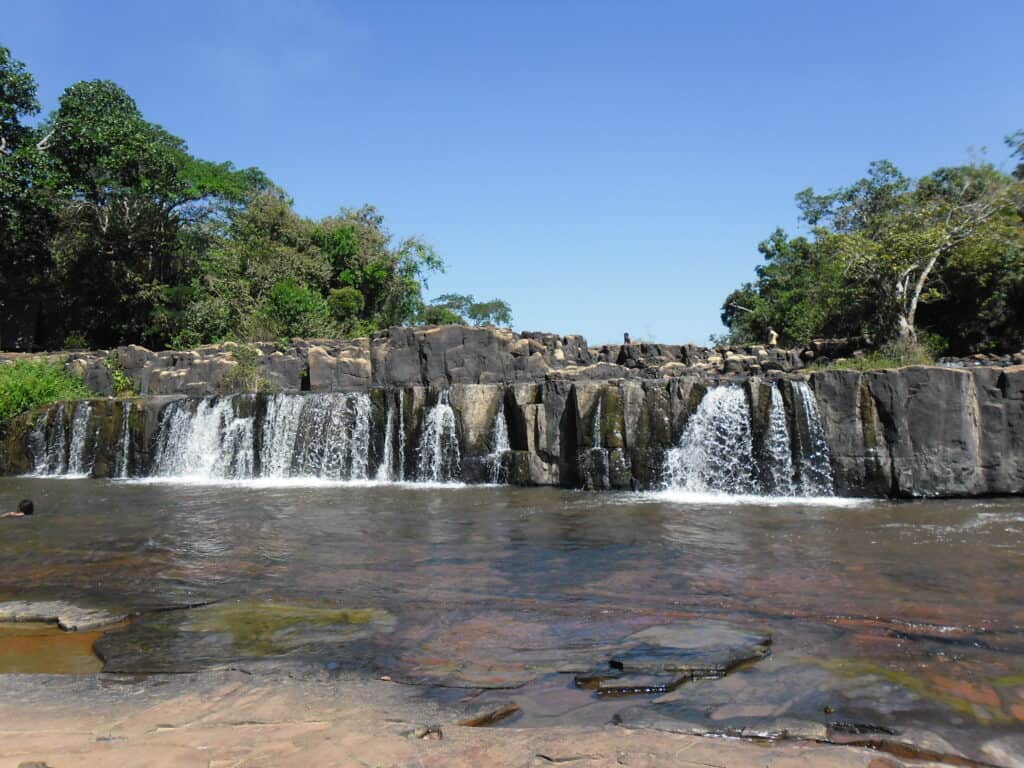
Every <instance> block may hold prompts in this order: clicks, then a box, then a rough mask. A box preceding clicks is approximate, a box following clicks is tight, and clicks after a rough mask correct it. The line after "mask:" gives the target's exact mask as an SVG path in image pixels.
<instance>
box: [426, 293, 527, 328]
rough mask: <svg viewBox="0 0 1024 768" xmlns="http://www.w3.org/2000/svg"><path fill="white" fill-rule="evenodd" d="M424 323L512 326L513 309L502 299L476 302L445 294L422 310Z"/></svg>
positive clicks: (464, 295)
mask: <svg viewBox="0 0 1024 768" xmlns="http://www.w3.org/2000/svg"><path fill="white" fill-rule="evenodd" d="M420 317H421V320H422V322H425V323H428V324H432V325H448V324H455V323H467V322H471V323H473V325H510V324H511V323H512V308H511V307H510V306H509V305H508V302H505V301H502V300H501V299H491V300H490V301H476V300H475V299H474V298H473V297H472V296H470V295H467V294H461V293H445V294H442V295H441V296H438V297H437V298H436V299H434V301H433V302H431V304H430V306H428V307H424V308H423V309H422V310H421V313H420Z"/></svg>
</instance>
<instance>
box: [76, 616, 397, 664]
mask: <svg viewBox="0 0 1024 768" xmlns="http://www.w3.org/2000/svg"><path fill="white" fill-rule="evenodd" d="M393 626H394V617H392V616H391V615H390V614H388V613H387V612H386V611H382V610H379V609H342V608H337V607H335V606H324V605H310V604H299V603H281V602H255V601H232V602H224V603H215V604H213V605H207V606H203V607H200V608H194V609H189V610H179V611H165V612H161V613H157V614H152V615H148V616H143V617H142V618H140V619H139V620H137V621H135V622H133V623H132V624H131V625H129V626H127V627H125V628H124V629H122V630H120V631H115V632H110V633H108V634H107V635H105V636H104V637H103V638H101V639H100V640H99V641H97V642H96V644H95V652H96V654H97V655H98V656H99V657H100V659H102V660H103V663H104V665H103V670H104V672H119V673H128V674H152V673H160V672H191V671H196V670H201V669H206V668H208V667H213V666H216V665H219V664H234V663H239V662H241V663H245V662H247V661H251V660H259V659H270V658H284V657H288V656H290V655H301V656H302V657H303V658H306V659H309V658H314V657H323V658H324V660H325V663H326V662H328V661H329V660H330V658H331V657H332V656H334V655H336V654H337V653H338V649H339V648H340V647H344V646H346V645H347V644H350V643H354V642H356V641H359V640H365V639H366V638H369V637H371V636H373V635H374V634H377V633H381V632H390V631H391V629H392V628H393Z"/></svg>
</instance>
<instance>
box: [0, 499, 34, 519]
mask: <svg viewBox="0 0 1024 768" xmlns="http://www.w3.org/2000/svg"><path fill="white" fill-rule="evenodd" d="M35 511H36V507H35V504H33V503H32V499H22V500H21V501H19V502H18V508H17V509H16V510H14V511H13V512H5V513H4V514H2V515H0V517H25V516H26V515H31V514H32V513H34V512H35Z"/></svg>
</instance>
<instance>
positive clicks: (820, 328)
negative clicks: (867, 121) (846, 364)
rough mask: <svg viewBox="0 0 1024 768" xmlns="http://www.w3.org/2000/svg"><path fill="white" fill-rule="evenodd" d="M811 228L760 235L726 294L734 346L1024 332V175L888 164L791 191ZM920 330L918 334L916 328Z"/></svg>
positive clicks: (991, 337)
mask: <svg viewBox="0 0 1024 768" xmlns="http://www.w3.org/2000/svg"><path fill="white" fill-rule="evenodd" d="M797 205H798V207H799V208H800V211H801V216H802V219H803V221H804V222H805V223H806V224H807V225H809V227H810V230H811V231H810V237H803V236H801V237H796V238H792V239H791V238H789V237H788V236H787V235H786V234H785V233H784V232H783V231H782V230H776V232H775V233H773V235H772V236H771V238H769V239H768V240H766V241H765V242H763V243H761V244H760V246H759V247H758V249H759V250H760V252H761V254H762V256H763V257H764V263H763V264H762V265H760V266H758V268H757V280H756V281H755V282H753V283H746V284H744V285H743V286H741V287H740V288H738V289H737V290H735V291H733V292H732V293H731V294H730V295H729V296H728V297H727V298H726V300H725V303H724V305H723V307H722V322H723V323H724V324H725V325H726V326H727V327H728V328H729V337H728V340H729V341H731V342H734V343H750V342H764V341H766V340H767V337H768V334H769V331H768V329H769V328H774V329H775V330H776V331H778V332H779V334H780V337H781V338H780V341H781V343H783V344H803V343H806V342H808V341H810V340H811V339H812V338H815V337H836V336H859V335H867V336H871V337H873V338H876V339H880V340H882V341H893V340H903V341H906V342H912V341H914V340H915V339H916V338H917V337H918V332H919V331H922V333H923V334H925V335H928V334H930V338H933V339H934V338H941V340H942V341H941V345H940V346H942V347H943V348H944V349H948V350H949V351H951V352H954V353H957V354H963V353H965V352H967V351H971V350H972V349H973V350H979V349H984V350H1003V351H1009V350H1011V349H1016V348H1019V346H1020V344H1021V342H1022V341H1024V338H1022V337H1024V324H1022V320H1024V317H1022V314H1021V313H1024V309H1020V307H1022V306H1024V302H1022V301H1021V297H1022V296H1024V217H1022V212H1024V184H1021V182H1019V181H1017V180H1015V179H1013V178H1011V177H1010V176H1007V175H1006V174H1003V173H1001V172H999V171H998V170H996V169H995V168H994V167H993V166H991V165H989V164H976V165H966V166H959V167H954V168H940V169H939V170H937V171H935V172H933V173H931V174H929V175H927V176H925V177H922V178H921V179H917V180H913V179H909V178H907V177H905V176H904V175H903V174H902V173H900V172H899V170H898V169H897V168H896V167H895V166H893V165H892V164H891V163H887V162H878V163H873V164H872V165H871V166H870V167H869V169H868V173H867V175H866V176H865V177H864V178H862V179H860V180H858V181H856V182H854V183H853V184H851V185H849V186H847V187H843V188H841V189H839V190H837V191H835V192H831V193H828V194H824V195H819V194H816V193H815V192H814V191H813V190H811V189H807V190H804V191H803V192H801V193H799V194H798V195H797ZM922 338H923V337H922Z"/></svg>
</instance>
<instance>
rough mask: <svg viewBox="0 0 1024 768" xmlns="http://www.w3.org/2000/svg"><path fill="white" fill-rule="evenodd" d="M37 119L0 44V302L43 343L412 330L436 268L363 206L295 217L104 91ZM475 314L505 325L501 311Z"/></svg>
mask: <svg viewBox="0 0 1024 768" xmlns="http://www.w3.org/2000/svg"><path fill="white" fill-rule="evenodd" d="M39 109H40V105H39V102H38V100H37V97H36V84H35V81H34V80H33V79H32V76H31V75H30V74H29V73H28V71H27V70H26V68H25V66H24V64H22V63H21V62H19V61H17V60H15V59H14V58H13V57H12V56H11V53H10V51H9V50H8V49H6V48H3V47H0V254H3V259H4V264H3V268H2V269H0V301H4V300H7V299H8V298H9V297H12V296H13V297H15V298H16V299H17V300H19V301H28V302H34V303H37V304H38V305H39V306H41V307H42V308H43V310H42V316H41V318H40V328H41V333H40V336H38V337H37V338H36V340H35V341H36V343H37V344H40V345H42V346H45V347H48V348H49V347H57V346H60V345H61V344H62V343H63V342H64V340H65V339H66V338H69V337H72V336H77V338H75V341H76V343H77V342H82V343H83V344H84V345H88V346H93V347H112V346H116V345H120V344H126V343H141V344H146V345H148V346H151V347H157V348H160V347H166V346H167V345H172V346H177V347H184V346H193V345H196V344H200V343H209V342H219V341H225V340H256V339H277V338H280V337H282V336H291V335H335V334H337V335H345V336H348V335H352V334H365V333H370V332H373V331H375V330H377V329H380V328H384V327H387V326H389V325H402V324H409V323H414V322H416V321H417V320H418V319H419V318H420V317H421V314H422V313H423V311H424V301H423V290H424V288H425V287H426V286H427V280H428V278H429V277H430V276H431V275H432V274H434V273H436V272H441V271H443V270H444V263H443V261H442V260H441V258H440V256H438V254H437V253H436V252H435V251H434V249H433V248H432V247H431V246H430V244H429V243H427V242H425V241H424V240H423V239H421V238H419V237H408V238H405V239H401V240H399V239H395V238H393V236H392V235H391V233H390V231H389V230H388V228H387V227H386V225H385V222H384V217H383V215H382V214H381V213H380V212H379V211H378V210H377V209H376V208H374V207H373V206H369V205H364V206H362V207H360V208H354V209H349V208H343V209H341V211H340V212H339V214H338V215H337V216H332V217H328V218H325V219H322V220H320V221H312V220H309V219H306V218H303V217H301V216H299V215H298V214H296V213H295V211H294V210H293V208H292V205H291V201H290V200H289V199H288V198H287V196H286V195H285V194H284V192H283V191H282V190H281V189H279V188H278V187H276V186H275V185H274V184H273V183H272V182H271V181H270V180H269V179H268V178H267V176H266V175H265V174H264V173H263V172H262V171H260V170H259V169H257V168H244V169H238V168H236V167H235V166H234V165H233V164H232V163H230V162H214V161H210V160H206V159H202V158H198V157H195V156H193V155H192V154H191V153H190V152H189V150H188V146H187V145H186V143H185V142H184V141H183V140H182V139H181V138H179V137H177V136H174V135H173V134H171V133H169V132H168V131H166V130H165V129H164V128H163V127H161V126H159V125H156V124H154V123H151V122H149V121H147V120H146V119H145V117H144V116H143V115H142V113H141V111H140V109H139V107H138V105H137V104H136V103H135V101H134V100H133V99H132V97H131V96H130V95H129V94H128V93H126V92H125V91H124V90H123V89H122V88H120V87H119V86H118V85H117V84H115V83H113V82H110V81H108V80H92V81H84V82H78V83H74V84H72V85H71V86H69V87H68V88H66V89H65V90H64V92H63V93H62V94H61V96H60V99H59V103H58V106H57V109H56V110H54V111H53V112H52V113H51V114H50V115H49V116H48V117H47V118H46V119H45V120H44V121H43V122H42V123H41V124H39V125H38V126H30V125H27V124H26V123H25V122H24V121H25V119H26V118H27V117H31V116H32V115H35V114H36V113H38V112H39ZM467 312H468V308H467ZM472 317H473V319H474V321H476V322H507V321H508V319H509V313H508V307H507V305H505V304H504V303H503V302H498V301H495V302H490V303H485V304H484V305H482V306H481V307H478V308H476V309H475V310H474V314H473V315H472Z"/></svg>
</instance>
